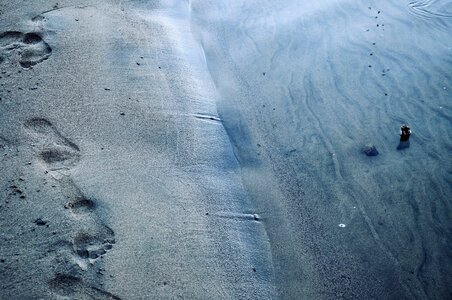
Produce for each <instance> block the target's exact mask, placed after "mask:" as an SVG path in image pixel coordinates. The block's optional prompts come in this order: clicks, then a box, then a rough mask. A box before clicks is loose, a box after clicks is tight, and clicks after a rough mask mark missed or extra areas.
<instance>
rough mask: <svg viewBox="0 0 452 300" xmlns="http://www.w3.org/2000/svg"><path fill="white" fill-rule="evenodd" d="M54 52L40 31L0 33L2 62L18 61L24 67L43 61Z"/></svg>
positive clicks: (0, 60) (0, 61)
mask: <svg viewBox="0 0 452 300" xmlns="http://www.w3.org/2000/svg"><path fill="white" fill-rule="evenodd" d="M51 54H52V48H51V47H50V46H49V44H47V43H46V42H45V41H44V40H43V39H42V37H41V36H40V35H39V33H35V32H28V33H23V32H20V31H6V32H3V33H0V57H1V59H0V63H2V62H4V61H5V60H8V61H11V62H13V63H14V62H17V63H19V64H20V66H21V67H22V68H24V69H29V68H30V67H32V66H34V65H36V64H38V63H41V62H43V61H44V60H46V59H48V58H49V57H50V55H51Z"/></svg>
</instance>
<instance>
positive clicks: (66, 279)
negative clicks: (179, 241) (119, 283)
mask: <svg viewBox="0 0 452 300" xmlns="http://www.w3.org/2000/svg"><path fill="white" fill-rule="evenodd" d="M48 284H49V287H50V289H51V290H53V291H55V293H57V294H59V295H60V296H62V297H65V299H66V297H68V298H70V299H99V300H103V299H113V300H121V298H119V297H117V296H115V295H113V294H111V293H109V292H106V291H104V290H101V289H99V288H97V287H94V286H90V285H87V284H86V283H84V282H83V280H82V279H81V278H79V277H76V276H73V275H66V274H61V273H58V274H56V275H55V277H54V278H53V279H51V280H50V281H49V283H48Z"/></svg>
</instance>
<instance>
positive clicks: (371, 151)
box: [362, 144, 379, 156]
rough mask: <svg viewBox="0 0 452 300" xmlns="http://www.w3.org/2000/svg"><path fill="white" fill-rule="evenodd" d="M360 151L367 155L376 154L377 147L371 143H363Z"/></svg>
mask: <svg viewBox="0 0 452 300" xmlns="http://www.w3.org/2000/svg"><path fill="white" fill-rule="evenodd" d="M362 151H363V153H364V154H366V155H367V156H377V155H378V154H379V153H378V150H377V147H375V145H372V144H367V145H365V146H364V147H363V149H362Z"/></svg>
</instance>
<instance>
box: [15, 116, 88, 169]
mask: <svg viewBox="0 0 452 300" xmlns="http://www.w3.org/2000/svg"><path fill="white" fill-rule="evenodd" d="M24 127H25V129H26V130H27V131H28V132H29V133H30V134H31V135H33V136H34V137H35V138H36V140H37V141H38V142H39V143H40V144H41V150H40V152H39V154H38V158H39V159H40V160H41V161H42V162H44V163H45V164H46V165H47V166H48V168H49V169H50V170H52V171H55V170H60V169H68V168H69V167H72V166H74V165H75V164H76V163H77V162H78V161H79V160H80V149H79V147H78V146H77V145H76V144H74V143H73V142H71V141H69V140H68V139H67V138H65V137H64V136H63V135H62V134H61V133H60V132H59V131H58V130H57V129H56V128H55V127H54V126H53V125H52V123H51V122H50V121H48V120H46V119H43V118H33V119H29V120H27V121H26V122H25V123H24Z"/></svg>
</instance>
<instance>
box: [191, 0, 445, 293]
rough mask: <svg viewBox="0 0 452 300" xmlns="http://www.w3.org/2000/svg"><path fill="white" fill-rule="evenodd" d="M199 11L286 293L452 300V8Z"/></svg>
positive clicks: (238, 6) (339, 2)
mask: <svg viewBox="0 0 452 300" xmlns="http://www.w3.org/2000/svg"><path fill="white" fill-rule="evenodd" d="M190 5H191V17H192V22H193V25H192V29H193V30H194V32H195V33H196V34H195V36H196V37H197V39H198V40H199V41H200V43H201V44H202V46H203V49H204V52H205V56H206V61H207V65H208V67H209V70H210V73H211V75H212V77H213V79H214V82H215V85H216V88H217V90H218V93H219V98H220V99H221V100H220V102H219V103H218V107H219V112H220V115H221V117H222V119H223V122H224V124H225V127H226V129H227V132H228V134H229V137H230V139H231V142H232V144H233V146H234V150H235V153H236V156H237V157H238V159H239V161H240V164H241V167H242V171H243V178H244V182H245V183H246V186H247V189H248V191H249V194H250V195H251V197H252V200H253V203H254V204H255V205H256V206H257V208H258V210H260V213H261V215H262V216H263V218H264V220H265V222H266V223H265V224H266V229H267V232H268V234H269V236H270V243H271V245H272V255H273V262H274V265H275V274H276V275H275V276H276V281H277V287H278V291H279V292H280V294H281V296H282V297H283V298H286V299H341V298H344V299H450V298H451V297H452V290H451V286H450V278H451V275H452V267H451V266H452V263H451V254H452V253H451V246H450V245H451V222H450V221H451V202H450V201H451V199H452V189H451V179H452V178H451V171H452V168H451V148H452V143H451V142H452V140H451V137H452V135H451V133H450V132H451V129H452V127H451V97H452V80H451V76H452V75H451V74H452V72H451V71H452V4H451V2H450V1H395V0H393V1H359V0H322V1H274V0H272V1H249V0H246V1H208V0H194V1H191V3H190ZM403 123H408V124H410V125H411V127H412V131H413V134H412V137H411V139H410V142H411V143H410V147H409V148H407V149H403V150H397V147H398V144H399V136H398V131H399V127H400V125H401V124H403ZM366 144H374V145H375V146H376V147H377V149H378V151H379V155H378V156H376V157H368V156H366V155H364V154H363V153H362V152H361V148H362V147H363V146H364V145H366ZM339 224H344V225H345V227H344V225H341V226H339Z"/></svg>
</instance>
